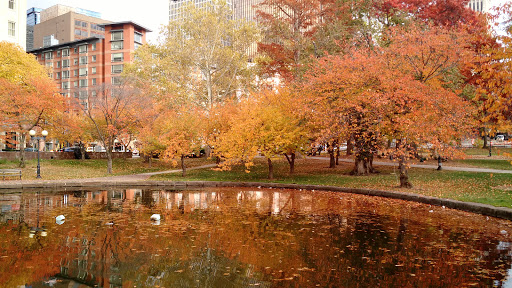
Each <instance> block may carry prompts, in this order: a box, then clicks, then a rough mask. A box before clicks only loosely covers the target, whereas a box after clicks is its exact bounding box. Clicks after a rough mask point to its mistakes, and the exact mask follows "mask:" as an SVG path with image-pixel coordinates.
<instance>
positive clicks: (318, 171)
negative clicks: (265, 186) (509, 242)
mask: <svg viewBox="0 0 512 288" xmlns="http://www.w3.org/2000/svg"><path fill="white" fill-rule="evenodd" d="M256 163H257V165H256V166H255V167H253V169H252V171H251V172H250V173H246V172H245V171H244V168H243V167H241V166H238V167H233V169H232V170H230V171H216V170H213V169H201V170H194V171H188V172H187V174H188V176H186V177H181V176H180V175H178V174H164V175H157V176H153V177H151V180H176V181H192V180H211V181H261V182H277V183H298V184H319V185H333V186H343V187H354V188H373V189H381V190H393V191H401V192H404V193H416V194H422V195H428V196H435V197H440V198H450V199H456V200H461V201H469V202H478V203H485V204H490V205H494V206H503V207H512V175H510V174H489V173H474V172H454V171H436V170H433V169H432V170H430V169H420V168H417V169H410V171H409V176H410V179H411V182H412V184H413V185H414V188H412V189H403V188H399V187H398V185H399V180H398V174H397V173H398V171H396V170H395V169H394V168H393V167H384V166H382V167H376V168H377V170H378V171H379V173H377V174H373V175H371V176H351V175H349V171H350V170H351V168H352V164H350V163H341V164H340V165H339V166H338V167H337V168H336V169H329V168H328V161H319V160H311V159H308V160H299V161H297V166H296V173H295V174H294V175H289V174H288V164H287V162H286V161H285V160H282V161H277V162H276V163H275V165H274V176H275V177H276V179H274V180H268V179H267V166H266V165H265V162H263V161H256Z"/></svg>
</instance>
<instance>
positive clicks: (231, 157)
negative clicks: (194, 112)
mask: <svg viewBox="0 0 512 288" xmlns="http://www.w3.org/2000/svg"><path fill="white" fill-rule="evenodd" d="M292 98H293V94H292V93H291V92H290V91H288V90H283V91H280V92H274V91H268V90H265V91H262V92H260V93H258V94H255V95H254V97H251V98H249V99H246V100H243V101H241V102H240V103H239V104H238V106H237V108H238V109H237V112H235V113H232V114H231V115H229V119H227V120H226V121H227V122H228V123H229V124H228V125H227V126H226V130H225V131H222V132H221V133H220V135H219V137H218V139H217V142H216V144H215V150H214V152H215V153H216V154H217V155H219V156H221V157H222V158H224V159H225V162H224V163H223V165H224V166H225V167H229V166H231V165H234V164H238V163H240V162H243V163H244V164H245V165H246V168H247V171H249V168H250V167H251V166H252V165H253V160H254V158H255V157H256V156H258V154H261V155H262V156H264V157H265V158H266V159H267V162H268V178H269V179H273V178H274V170H273V164H272V160H274V159H276V158H278V157H282V156H283V155H286V158H287V159H288V162H289V164H290V173H293V171H294V160H295V153H296V152H298V151H300V150H301V149H302V147H305V144H306V142H307V137H306V131H305V127H304V126H303V125H302V124H301V119H300V117H297V115H295V111H296V110H295V109H293V108H292V106H290V105H288V104H287V103H290V102H289V101H287V100H290V99H292ZM231 112H232V110H231ZM288 155H291V156H288Z"/></svg>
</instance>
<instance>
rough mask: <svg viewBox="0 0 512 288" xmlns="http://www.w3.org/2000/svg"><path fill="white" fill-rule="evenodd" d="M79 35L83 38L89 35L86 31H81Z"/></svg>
mask: <svg viewBox="0 0 512 288" xmlns="http://www.w3.org/2000/svg"><path fill="white" fill-rule="evenodd" d="M80 35H82V36H84V37H87V36H88V35H89V33H87V31H83V30H82V33H81V34H80Z"/></svg>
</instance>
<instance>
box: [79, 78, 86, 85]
mask: <svg viewBox="0 0 512 288" xmlns="http://www.w3.org/2000/svg"><path fill="white" fill-rule="evenodd" d="M80 87H87V79H81V80H80Z"/></svg>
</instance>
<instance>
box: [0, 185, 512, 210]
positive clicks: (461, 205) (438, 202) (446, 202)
mask: <svg viewBox="0 0 512 288" xmlns="http://www.w3.org/2000/svg"><path fill="white" fill-rule="evenodd" d="M98 187H111V188H117V187H130V188H139V187H144V188H148V187H155V188H172V189H183V188H196V187H197V188H201V187H257V188H278V189H295V190H300V189H302V190H312V191H315V190H317V191H332V192H343V193H352V194H360V195H366V196H378V197H385V198H391V199H399V200H405V201H413V202H418V203H423V204H429V205H435V206H444V207H446V208H451V209H457V210H462V211H466V212H472V213H476V214H481V215H485V216H491V217H496V218H501V219H506V220H512V209H510V208H505V207H496V206H492V205H487V204H480V203H474V202H464V201H458V200H452V199H445V198H436V197H430V196H424V195H419V194H414V193H404V192H396V191H385V190H377V189H362V188H346V187H337V186H324V185H303V184H285V183H268V182H217V181H133V180H132V181H129V180H126V181H123V180H116V181H83V180H81V181H80V180H71V181H51V182H30V183H0V193H9V192H14V191H16V192H19V190H20V189H22V190H23V191H27V192H30V190H34V189H59V190H76V189H80V190H82V189H87V188H96V189H97V188H98ZM13 190H14V191H13Z"/></svg>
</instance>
